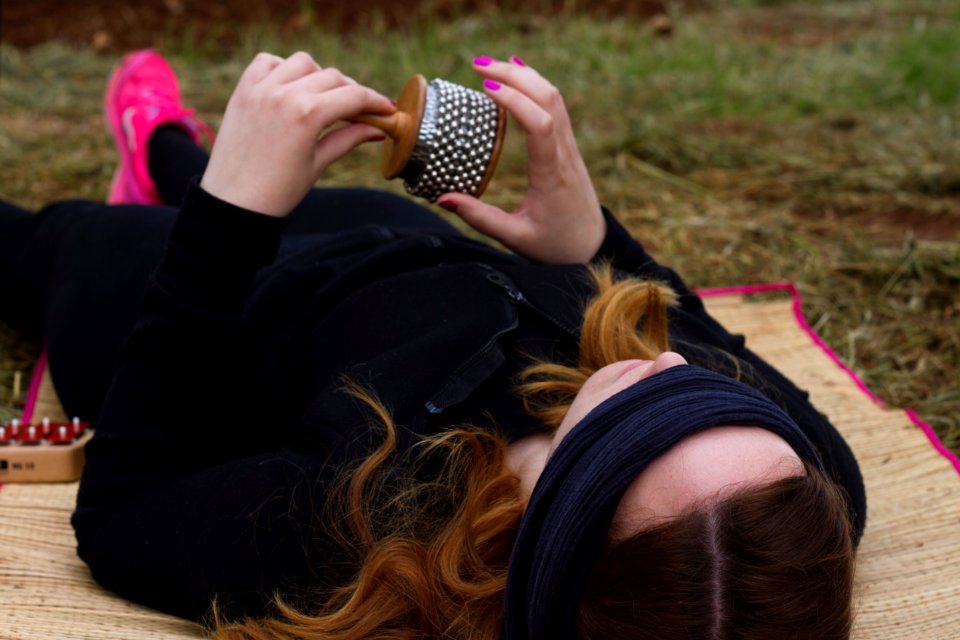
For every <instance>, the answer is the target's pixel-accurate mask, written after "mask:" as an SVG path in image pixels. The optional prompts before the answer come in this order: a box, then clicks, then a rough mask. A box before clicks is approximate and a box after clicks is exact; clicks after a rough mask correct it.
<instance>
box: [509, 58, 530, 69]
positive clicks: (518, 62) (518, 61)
mask: <svg viewBox="0 0 960 640" xmlns="http://www.w3.org/2000/svg"><path fill="white" fill-rule="evenodd" d="M510 61H511V62H513V64H515V65H517V66H520V67H525V66H527V63H526V62H524V61H523V60H521V59H520V58H519V57H517V56H510Z"/></svg>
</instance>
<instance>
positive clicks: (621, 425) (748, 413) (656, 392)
mask: <svg viewBox="0 0 960 640" xmlns="http://www.w3.org/2000/svg"><path fill="white" fill-rule="evenodd" d="M722 425H745V426H759V427H763V428H765V429H768V430H769V431H772V432H773V433H776V434H777V435H779V436H780V437H782V438H783V439H784V440H786V441H787V443H788V444H789V445H790V446H791V447H793V449H794V451H796V452H797V454H798V455H799V456H800V457H801V458H802V459H804V460H806V461H808V462H810V463H812V464H813V465H814V466H816V467H818V468H821V469H822V463H821V461H820V458H819V456H818V455H817V453H816V450H815V449H814V448H813V445H812V444H811V443H810V441H809V440H808V439H807V437H806V436H805V435H804V434H803V432H802V431H801V430H800V428H799V427H798V426H797V424H796V423H795V422H794V421H793V420H792V419H791V418H790V417H789V416H788V415H787V414H786V413H784V412H783V410H782V409H780V408H779V407H778V406H777V405H775V404H774V403H773V402H771V401H770V400H769V399H767V398H766V397H765V396H763V395H762V394H760V393H759V392H757V391H756V390H754V389H753V388H751V387H749V386H747V385H745V384H743V383H741V382H737V381H736V380H733V379H731V378H728V377H726V376H723V375H720V374H718V373H714V372H712V371H707V370H706V369H701V368H699V367H693V366H676V367H671V368H669V369H667V370H665V371H663V372H661V373H658V374H656V375H654V376H651V377H649V378H647V379H645V380H641V381H640V382H638V383H636V384H634V385H632V386H630V387H628V388H627V389H624V390H623V391H621V392H619V393H617V394H616V395H614V396H612V397H611V398H608V399H607V400H606V401H604V402H603V403H601V404H600V405H599V406H597V407H596V408H595V409H594V410H593V411H591V412H590V413H589V414H587V415H586V416H585V417H584V418H583V420H581V421H580V422H579V423H578V424H577V425H576V426H575V427H574V428H573V430H572V431H571V432H570V433H569V434H568V435H567V436H566V437H565V438H564V439H563V441H562V442H561V443H560V445H559V446H558V447H557V449H556V451H554V453H553V455H552V456H550V459H549V460H548V461H547V465H546V468H545V469H544V470H543V473H542V474H541V476H540V478H539V480H538V481H537V484H536V486H535V487H534V490H533V495H532V496H531V498H530V502H529V504H528V505H527V508H526V511H525V512H524V514H523V519H522V520H521V522H520V530H519V532H518V534H517V542H516V545H515V546H514V548H513V555H512V556H511V558H510V567H509V572H508V575H507V588H506V603H505V604H506V611H505V613H506V617H505V621H504V633H505V638H506V639H507V640H521V639H523V640H537V639H540V638H543V639H548V638H549V639H550V640H565V639H572V638H574V637H575V632H574V617H575V613H576V609H577V603H578V601H579V599H580V594H581V591H582V588H583V583H584V581H585V580H586V578H587V576H588V574H589V572H590V569H591V568H592V567H593V564H594V563H595V562H596V560H597V558H598V557H599V555H600V553H601V551H602V550H603V548H604V545H605V543H606V539H607V534H608V530H609V528H610V523H611V522H612V520H613V515H614V513H615V511H616V509H617V505H618V504H619V502H620V498H621V497H622V496H623V494H624V492H625V491H626V489H627V486H628V485H629V484H630V483H631V482H632V481H633V479H634V478H636V477H637V475H638V474H639V473H640V472H641V471H642V470H643V469H644V467H646V466H647V465H648V464H649V463H650V462H651V461H652V460H653V459H654V458H656V457H657V456H658V455H660V454H662V453H664V452H665V451H666V450H667V449H669V448H670V447H672V446H673V445H674V444H676V443H677V442H679V441H680V440H681V439H683V438H684V437H686V436H688V435H691V434H693V433H696V432H698V431H702V430H704V429H707V428H709V427H716V426H722Z"/></svg>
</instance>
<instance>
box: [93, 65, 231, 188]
mask: <svg viewBox="0 0 960 640" xmlns="http://www.w3.org/2000/svg"><path fill="white" fill-rule="evenodd" d="M103 108H104V112H105V114H106V118H107V124H108V125H109V127H110V133H111V134H113V139H114V141H115V142H116V144H117V150H118V151H119V152H120V165H119V166H118V167H117V172H116V173H115V174H114V176H113V181H112V182H111V184H110V193H109V195H108V197H107V202H108V203H110V204H159V203H161V200H160V196H159V194H158V193H157V186H156V185H155V184H154V182H153V178H151V177H150V171H149V169H148V167H147V153H148V152H149V142H150V136H151V134H153V132H154V131H155V130H156V129H157V127H160V126H162V125H169V124H172V125H177V126H179V127H182V128H183V130H184V131H186V132H187V133H189V134H190V136H191V137H192V138H193V140H194V142H196V143H198V144H199V143H200V133H201V132H203V134H204V135H205V136H206V137H207V139H208V140H210V141H211V142H212V141H213V132H212V131H211V130H210V127H208V126H207V125H205V124H204V123H202V122H201V121H200V120H198V119H197V118H196V117H194V115H193V109H187V108H185V107H184V106H183V103H182V102H181V100H180V87H179V85H178V83H177V76H176V75H175V74H174V72H173V69H171V68H170V65H169V64H167V61H166V60H164V59H163V57H162V56H161V55H160V54H158V53H157V52H156V51H151V50H150V49H145V50H143V51H136V52H134V53H131V54H129V55H127V56H126V57H125V58H124V59H123V61H122V62H121V63H120V66H118V67H117V68H116V69H114V71H113V74H112V75H111V76H110V82H109V84H108V85H107V93H106V95H105V96H104V98H103Z"/></svg>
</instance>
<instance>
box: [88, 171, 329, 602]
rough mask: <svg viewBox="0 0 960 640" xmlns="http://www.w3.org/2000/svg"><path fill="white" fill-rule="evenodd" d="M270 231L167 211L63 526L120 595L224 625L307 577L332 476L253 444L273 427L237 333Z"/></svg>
mask: <svg viewBox="0 0 960 640" xmlns="http://www.w3.org/2000/svg"><path fill="white" fill-rule="evenodd" d="M283 226H284V221H283V220H280V219H275V218H270V217H267V216H264V215H260V214H256V213H253V212H250V211H245V210H242V209H238V208H237V207H234V206H231V205H229V204H227V203H225V202H222V201H220V200H218V199H216V198H214V197H212V196H210V195H209V194H207V193H205V192H204V191H203V190H202V189H200V188H199V187H198V186H193V187H192V188H191V190H190V191H189V193H188V196H187V198H186V200H185V203H184V205H183V207H182V209H181V211H180V213H179V217H178V220H177V222H176V224H175V226H174V228H173V231H172V233H171V237H170V239H169V243H168V246H167V249H166V253H165V256H164V258H163V260H162V263H161V264H160V266H159V268H158V269H157V271H156V273H155V275H154V277H153V278H152V280H151V282H150V284H149V286H148V290H147V291H146V293H145V295H144V299H143V303H142V307H141V312H140V316H139V319H138V322H137V324H136V326H135V328H134V330H133V332H132V333H131V335H130V336H129V338H128V339H127V341H126V343H125V345H124V348H123V350H122V353H121V356H120V361H119V364H118V368H117V371H116V374H115V377H114V379H113V382H112V386H111V389H110V392H109V394H108V396H107V399H106V401H105V403H104V406H103V411H102V413H101V417H100V419H99V421H98V424H97V426H96V432H95V435H94V437H93V439H92V441H91V442H90V444H89V445H88V447H87V450H86V458H87V460H86V464H85V468H84V473H83V477H82V479H81V483H80V491H79V495H78V499H77V509H76V512H75V513H74V516H73V519H72V522H73V525H74V529H75V532H76V537H77V542H78V554H79V555H80V557H81V558H82V559H83V560H85V561H86V562H87V564H88V565H89V566H90V569H91V571H92V573H93V576H94V578H95V579H96V580H97V581H99V582H100V583H101V584H103V585H104V586H105V587H107V588H109V589H112V590H114V591H116V592H117V593H119V594H121V595H123V596H124V597H127V598H129V599H132V600H135V601H139V602H141V603H144V604H147V605H149V606H153V607H155V608H158V609H160V610H163V611H167V612H169V613H173V614H176V615H180V616H183V617H188V618H198V617H200V616H202V615H203V614H204V613H205V612H206V611H207V610H208V608H209V607H210V604H211V601H212V599H213V598H214V597H216V596H220V597H221V598H228V599H226V600H222V601H221V602H219V606H220V608H221V610H222V611H226V612H227V613H228V614H229V613H230V612H243V613H250V614H254V615H256V614H259V613H262V612H263V611H264V609H265V607H267V606H268V605H269V600H270V598H271V596H272V590H273V589H274V588H277V586H278V585H281V586H282V587H283V588H284V589H283V590H288V589H287V587H289V591H290V592H291V593H295V592H296V591H297V589H298V588H299V587H300V586H301V585H305V584H307V582H308V581H313V580H314V579H316V578H317V576H315V575H311V574H312V572H313V569H311V565H313V566H319V565H318V564H317V563H314V562H313V561H312V559H311V558H312V557H313V554H314V553H322V544H321V545H316V544H313V541H314V536H313V534H312V533H311V531H309V530H308V529H309V524H310V523H311V522H312V521H313V519H314V514H313V513H312V511H313V510H314V509H315V507H314V505H315V504H318V503H321V502H322V501H318V500H317V496H316V494H317V492H320V491H323V490H324V487H325V486H327V483H328V482H329V480H330V474H331V471H330V469H328V468H327V467H325V466H324V464H323V462H324V460H323V455H322V452H321V454H320V455H318V454H317V452H304V451H298V450H296V449H290V448H276V449H273V450H270V449H269V448H266V449H265V448H264V447H263V446H262V443H263V442H264V440H265V439H266V440H268V441H269V440H270V439H271V430H273V429H276V428H277V425H274V424H271V423H270V422H269V420H268V419H265V418H264V416H268V415H269V414H268V409H269V408H264V407H260V406H258V403H257V400H256V398H257V391H256V388H255V382H254V381H253V378H252V375H251V371H250V369H251V368H250V365H249V362H250V360H251V358H250V357H249V350H248V349H247V348H246V346H245V345H244V341H243V335H242V329H241V324H242V323H241V317H242V312H243V309H244V304H245V300H246V297H247V293H248V290H249V288H250V286H251V282H252V280H253V277H254V274H255V273H256V272H257V270H258V269H260V268H261V267H263V266H264V265H267V264H268V263H270V261H271V260H273V258H274V255H275V253H276V250H277V246H278V241H279V235H280V231H281V229H282V228H283ZM238 399H239V400H238ZM308 542H310V543H311V544H308ZM318 570H321V569H318ZM328 570H330V571H332V570H333V569H330V568H329V567H326V568H324V569H322V570H321V571H328ZM339 581H340V578H339V577H337V578H333V577H331V579H330V582H331V583H337V582H339ZM320 582H321V583H322V582H324V580H323V576H320ZM224 594H229V595H228V596H227V595H224Z"/></svg>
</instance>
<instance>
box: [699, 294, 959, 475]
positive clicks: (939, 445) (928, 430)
mask: <svg viewBox="0 0 960 640" xmlns="http://www.w3.org/2000/svg"><path fill="white" fill-rule="evenodd" d="M768 291H786V292H788V293H789V294H790V296H791V297H792V298H793V317H794V319H796V321H797V325H799V326H800V328H801V329H803V331H804V332H805V333H806V334H807V335H808V336H810V339H811V340H813V343H814V344H815V345H817V346H818V347H820V350H821V351H823V352H824V353H825V354H826V355H827V357H828V358H830V359H831V360H833V362H834V364H836V365H837V366H838V367H840V368H841V369H842V370H843V371H844V372H846V374H847V375H848V376H850V379H851V380H853V382H854V384H856V385H857V387H858V388H859V389H860V391H862V392H863V393H864V394H866V396H867V397H868V398H870V399H871V400H873V401H874V402H876V403H878V404H885V403H884V401H883V400H882V399H881V398H879V397H878V396H877V395H876V394H875V393H874V392H872V391H870V389H869V388H867V385H866V384H864V382H863V380H861V379H860V376H858V375H857V374H856V373H855V372H854V371H853V369H851V368H850V367H848V366H847V365H845V364H844V363H843V361H842V360H840V358H839V356H837V354H836V353H834V352H833V349H831V348H830V347H829V346H827V343H826V342H824V341H823V338H821V337H820V336H818V335H817V333H816V332H815V331H814V330H813V329H811V328H810V325H808V324H807V319H806V318H804V316H803V296H801V295H800V291H799V289H797V286H796V285H795V284H794V283H792V282H771V283H769V284H745V285H738V286H734V287H716V288H712V289H698V290H697V294H699V295H700V296H701V297H704V298H709V297H711V296H724V295H733V294H741V295H749V294H752V293H766V292H768ZM903 412H904V414H906V416H907V418H909V420H910V422H912V423H913V424H915V425H916V426H918V427H920V429H921V430H922V431H923V433H924V435H925V436H927V440H929V441H930V444H931V445H932V446H933V448H934V449H936V450H937V452H938V453H939V454H940V455H942V456H943V457H944V458H946V459H947V460H949V461H950V464H952V465H953V468H954V469H955V470H956V472H957V473H958V474H960V458H958V457H957V455H956V454H955V453H953V451H951V450H950V449H948V448H947V446H946V445H945V444H943V441H942V440H940V438H939V436H937V434H936V432H934V430H933V427H931V426H930V425H929V424H927V423H926V422H924V421H923V420H921V419H920V416H918V415H917V413H916V412H915V411H914V410H913V409H904V410H903Z"/></svg>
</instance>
